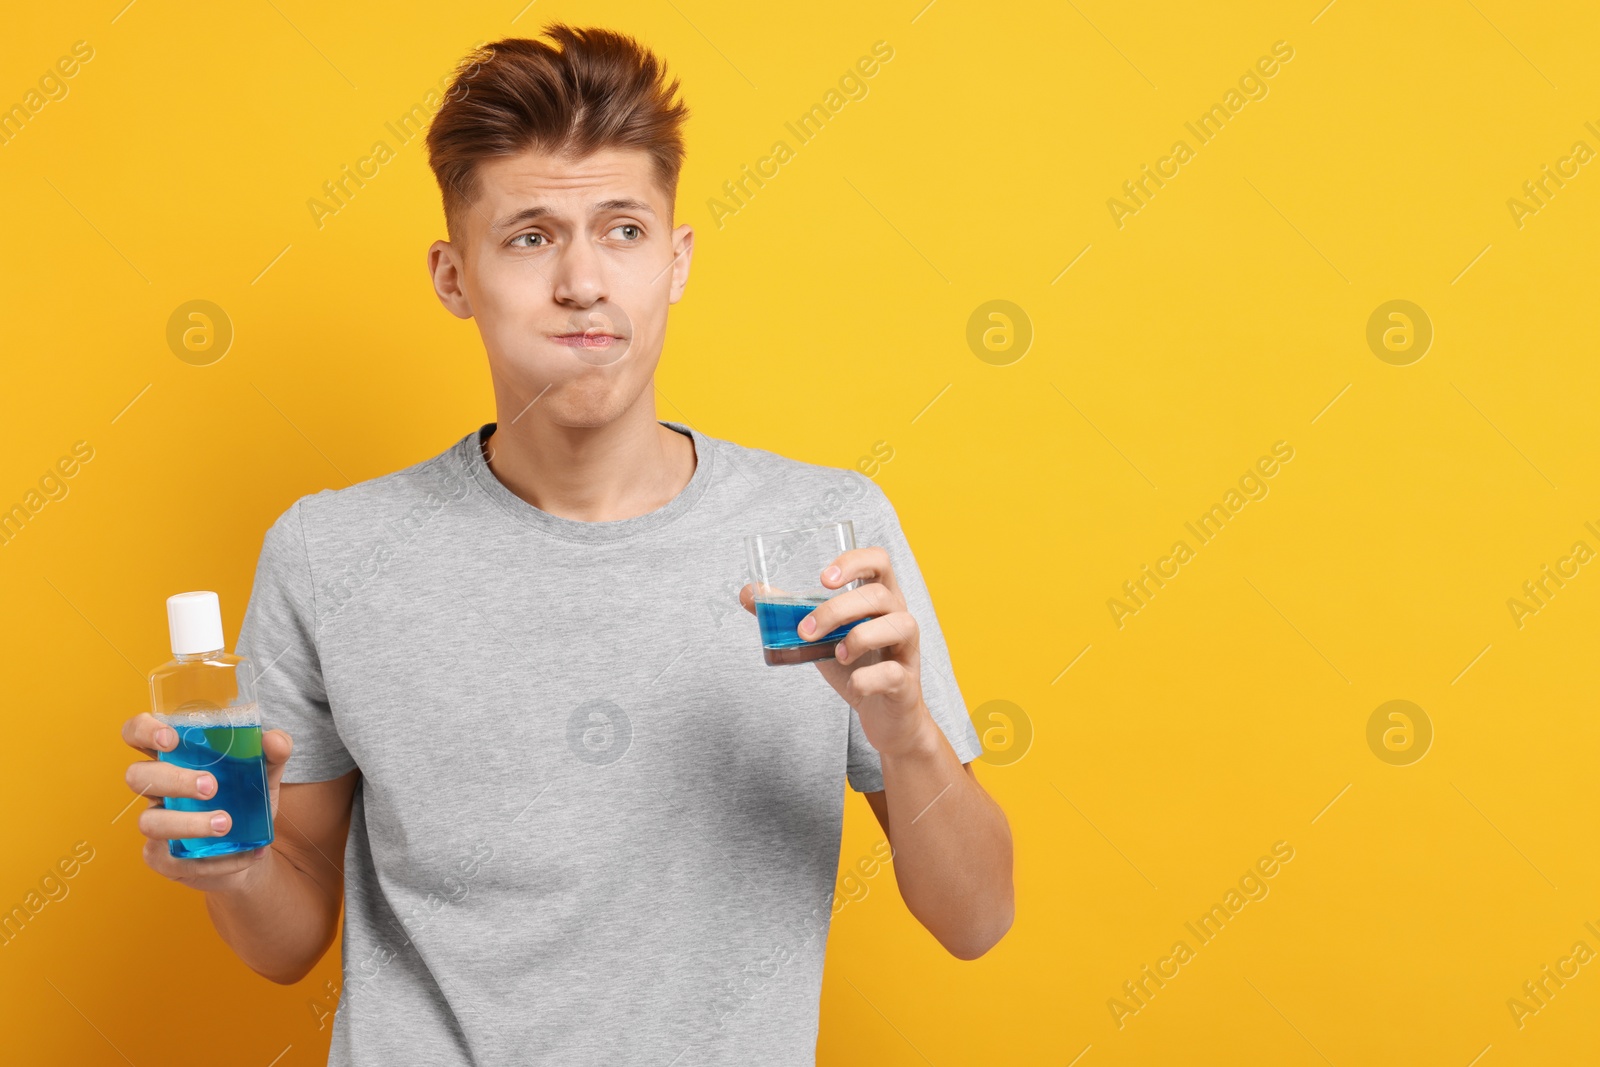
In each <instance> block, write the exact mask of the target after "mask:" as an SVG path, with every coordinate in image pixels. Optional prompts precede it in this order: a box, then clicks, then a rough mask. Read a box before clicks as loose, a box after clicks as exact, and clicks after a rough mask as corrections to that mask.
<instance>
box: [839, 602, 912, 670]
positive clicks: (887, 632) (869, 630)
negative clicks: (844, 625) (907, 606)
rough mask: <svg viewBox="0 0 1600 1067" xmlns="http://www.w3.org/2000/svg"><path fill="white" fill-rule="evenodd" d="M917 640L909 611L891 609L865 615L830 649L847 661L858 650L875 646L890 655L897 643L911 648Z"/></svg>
mask: <svg viewBox="0 0 1600 1067" xmlns="http://www.w3.org/2000/svg"><path fill="white" fill-rule="evenodd" d="M916 640H917V620H916V619H915V618H914V617H913V616H912V614H911V612H909V611H892V612H889V613H888V614H887V615H879V616H878V617H877V618H876V619H868V620H867V621H866V622H864V623H862V624H861V625H860V626H857V627H855V628H854V629H852V630H851V631H850V632H849V633H847V634H845V635H844V638H843V640H841V641H840V642H839V644H838V645H837V646H836V647H835V648H834V650H833V658H834V659H835V660H837V661H838V662H840V663H848V662H850V661H852V660H854V659H855V658H856V657H857V656H860V655H861V654H862V653H865V652H870V651H872V650H873V649H875V648H878V649H883V650H884V651H885V652H886V653H887V654H889V655H894V654H895V651H897V650H898V649H899V648H901V647H908V648H914V647H915V646H916Z"/></svg>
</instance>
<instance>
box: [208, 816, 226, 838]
mask: <svg viewBox="0 0 1600 1067" xmlns="http://www.w3.org/2000/svg"><path fill="white" fill-rule="evenodd" d="M211 828H212V829H213V830H215V831H216V832H217V833H219V834H220V833H221V832H222V831H224V830H226V829H227V828H228V816H227V815H226V814H224V813H223V812H220V811H219V812H217V813H216V814H215V815H213V816H211Z"/></svg>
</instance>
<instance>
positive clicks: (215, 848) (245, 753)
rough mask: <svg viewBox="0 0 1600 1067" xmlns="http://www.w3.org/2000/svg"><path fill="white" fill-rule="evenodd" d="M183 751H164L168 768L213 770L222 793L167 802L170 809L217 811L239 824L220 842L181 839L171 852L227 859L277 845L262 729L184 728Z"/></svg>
mask: <svg viewBox="0 0 1600 1067" xmlns="http://www.w3.org/2000/svg"><path fill="white" fill-rule="evenodd" d="M172 726H173V729H174V730H176V731H177V732H178V746H177V747H176V748H174V749H173V750H172V751H171V752H159V753H157V756H158V758H159V759H160V760H161V762H163V763H175V764H177V765H178V766H179V767H187V768H189V769H190V770H196V771H209V772H210V773H211V774H212V775H213V776H214V777H215V778H216V779H217V791H216V793H214V794H213V795H212V796H210V797H208V798H206V799H203V800H201V799H196V798H193V797H167V798H165V799H164V800H163V801H162V805H163V806H164V807H167V808H170V809H172V810H173V811H216V810H217V809H219V808H220V809H222V810H223V811H226V812H227V813H228V814H229V815H231V816H232V817H233V825H232V826H230V827H229V828H228V832H227V833H225V834H222V835H221V836H219V837H194V838H179V839H175V840H172V841H169V842H167V851H168V852H170V853H172V854H173V855H174V856H178V857H180V858H185V859H187V858H196V857H200V856H226V855H229V854H230V853H234V852H248V851H250V850H251V849H253V848H259V847H261V846H262V845H270V844H271V843H272V812H271V808H270V807H269V806H268V801H267V764H266V760H265V759H263V758H262V754H261V727H260V725H259V724H258V725H255V726H182V725H177V724H172Z"/></svg>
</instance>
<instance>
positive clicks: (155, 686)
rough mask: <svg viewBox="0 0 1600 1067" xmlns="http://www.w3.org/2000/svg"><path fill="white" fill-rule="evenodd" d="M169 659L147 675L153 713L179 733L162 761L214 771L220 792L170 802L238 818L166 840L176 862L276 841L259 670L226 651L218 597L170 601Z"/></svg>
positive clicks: (177, 807) (181, 808)
mask: <svg viewBox="0 0 1600 1067" xmlns="http://www.w3.org/2000/svg"><path fill="white" fill-rule="evenodd" d="M167 628H168V631H169V632H170V633H171V635H172V661H171V662H170V663H165V664H162V665H161V666H160V667H157V668H156V669H155V670H153V671H151V672H150V710H151V712H152V713H153V714H154V715H155V717H156V718H158V719H160V720H161V721H162V722H164V723H166V724H167V725H168V726H170V727H172V728H173V730H175V731H176V732H177V734H178V744H177V746H176V747H174V748H173V750H172V751H171V752H158V753H157V757H158V758H159V759H160V760H161V761H162V762H163V763H175V764H177V765H178V766H180V767H187V768H189V769H190V770H197V771H200V770H203V771H209V772H210V773H211V775H212V776H213V777H215V778H216V780H217V791H216V793H215V794H213V795H212V796H210V797H207V798H205V799H197V798H190V797H166V798H165V799H164V800H163V801H162V803H163V805H164V806H165V807H167V808H171V809H172V810H174V811H216V810H217V809H219V808H220V809H222V810H223V811H226V812H227V813H228V814H229V815H230V816H232V818H233V824H232V825H231V826H230V827H229V828H228V832H227V833H226V834H222V835H221V836H217V837H197V838H182V839H175V840H172V841H169V842H167V851H169V852H171V853H172V854H173V855H174V856H177V857H179V858H184V859H189V858H198V857H201V856H226V855H228V854H229V853H233V852H248V851H249V850H251V849H253V848H259V847H261V846H262V845H268V844H271V843H272V808H271V804H270V803H269V801H268V799H267V764H266V760H265V759H263V758H262V754H261V713H260V711H259V710H258V709H257V707H256V686H255V668H254V667H253V665H252V664H251V663H250V661H249V660H248V659H246V658H244V657H243V656H235V655H232V654H231V653H229V652H226V651H224V649H223V640H222V605H221V603H220V602H219V601H218V600H217V594H215V593H209V592H198V593H179V594H177V595H176V596H170V597H168V598H167Z"/></svg>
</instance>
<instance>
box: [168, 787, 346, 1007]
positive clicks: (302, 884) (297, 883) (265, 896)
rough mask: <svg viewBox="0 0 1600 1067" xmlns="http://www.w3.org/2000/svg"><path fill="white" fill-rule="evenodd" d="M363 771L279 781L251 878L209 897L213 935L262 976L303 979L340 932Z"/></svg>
mask: <svg viewBox="0 0 1600 1067" xmlns="http://www.w3.org/2000/svg"><path fill="white" fill-rule="evenodd" d="M360 776H361V772H360V771H359V770H355V771H350V772H349V773H347V774H345V775H343V776H341V777H339V778H335V779H333V780H331V781H327V782H298V783H291V784H289V785H285V786H283V787H282V793H281V796H280V799H279V802H278V813H277V816H276V818H275V819H274V821H273V842H272V846H271V847H270V848H269V849H268V850H267V853H266V855H264V856H263V857H262V862H260V863H258V864H256V866H255V867H253V868H251V870H250V872H249V873H250V875H251V878H250V879H249V881H247V882H246V883H245V884H242V885H240V886H238V887H236V888H232V889H217V890H213V891H211V892H208V893H207V894H206V910H207V911H208V912H209V913H210V914H211V924H212V925H213V926H215V927H216V928H217V933H219V934H221V935H222V940H224V941H226V942H227V943H228V946H229V947H230V948H232V949H233V951H234V952H235V953H236V954H237V955H238V956H239V958H240V959H242V960H243V961H244V962H245V963H246V964H247V965H248V966H249V967H250V969H251V970H253V971H255V972H256V973H257V974H259V975H261V976H262V977H263V978H269V979H271V980H272V981H274V982H279V983H281V984H283V985H292V984H293V983H295V982H298V981H300V979H302V978H304V977H305V976H306V975H308V974H310V973H311V969H312V968H313V967H315V966H316V965H317V963H318V962H319V961H320V960H321V959H322V957H323V956H324V955H325V954H326V953H327V951H328V946H330V945H332V944H333V938H334V935H335V934H337V933H338V932H339V915H340V912H341V910H342V908H343V905H344V845H345V840H346V839H347V838H348V837H349V834H350V805H351V799H352V797H353V796H354V794H355V787H356V780H357V779H358V778H359V777H360ZM180 862H189V861H180Z"/></svg>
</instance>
